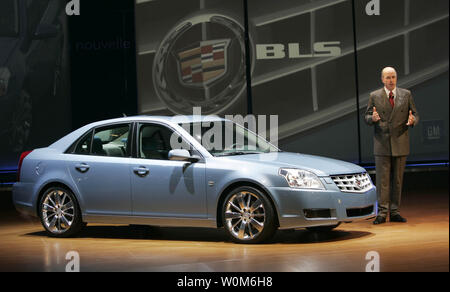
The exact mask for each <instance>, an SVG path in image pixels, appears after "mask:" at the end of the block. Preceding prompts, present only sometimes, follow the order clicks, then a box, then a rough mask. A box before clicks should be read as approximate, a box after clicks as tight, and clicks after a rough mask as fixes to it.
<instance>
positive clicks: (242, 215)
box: [221, 186, 277, 244]
mask: <svg viewBox="0 0 450 292" xmlns="http://www.w3.org/2000/svg"><path fill="white" fill-rule="evenodd" d="M221 210H222V224H223V226H224V228H225V230H226V232H227V234H228V236H229V237H230V239H231V240H232V241H233V242H236V243H245V244H254V243H262V242H265V241H266V240H268V239H270V238H271V237H272V236H273V235H274V233H275V231H276V230H277V227H276V220H275V216H276V214H275V211H274V209H273V207H272V204H271V203H270V201H269V200H268V198H267V196H266V195H265V194H264V193H263V192H261V191H260V190H258V189H256V188H254V187H250V186H244V187H239V188H236V189H234V190H233V191H231V192H230V193H229V194H228V195H227V196H226V197H225V200H224V202H223V205H222V209H221Z"/></svg>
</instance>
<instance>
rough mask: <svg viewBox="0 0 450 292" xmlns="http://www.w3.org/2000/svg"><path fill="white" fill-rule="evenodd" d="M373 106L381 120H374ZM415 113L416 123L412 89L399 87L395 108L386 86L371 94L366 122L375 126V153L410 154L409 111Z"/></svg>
mask: <svg viewBox="0 0 450 292" xmlns="http://www.w3.org/2000/svg"><path fill="white" fill-rule="evenodd" d="M373 107H375V108H376V110H377V112H378V115H379V116H380V118H381V120H379V121H378V122H376V123H374V122H373V121H372V114H373ZM410 110H411V111H412V114H413V115H414V118H415V119H414V125H413V126H415V125H417V123H418V122H419V114H418V113H417V110H416V106H415V104H414V100H413V98H412V96H411V91H409V90H407V89H402V88H398V87H397V96H396V97H395V104H394V108H392V107H391V104H390V103H389V99H388V97H387V95H386V91H385V90H384V88H381V89H379V90H376V91H374V92H372V93H371V94H370V98H369V103H368V104H367V110H366V113H365V120H366V123H367V124H368V125H370V126H372V125H373V126H374V128H375V129H374V130H375V134H374V139H373V149H374V154H375V155H382V156H406V155H409V135H408V126H407V125H406V123H407V122H408V116H409V111H410Z"/></svg>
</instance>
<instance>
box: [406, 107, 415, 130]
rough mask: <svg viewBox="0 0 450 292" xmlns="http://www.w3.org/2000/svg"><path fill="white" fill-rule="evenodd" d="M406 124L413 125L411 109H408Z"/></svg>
mask: <svg viewBox="0 0 450 292" xmlns="http://www.w3.org/2000/svg"><path fill="white" fill-rule="evenodd" d="M406 125H407V126H412V125H414V116H413V114H412V111H409V116H408V122H407V123H406Z"/></svg>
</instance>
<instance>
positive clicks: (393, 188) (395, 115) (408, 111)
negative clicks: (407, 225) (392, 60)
mask: <svg viewBox="0 0 450 292" xmlns="http://www.w3.org/2000/svg"><path fill="white" fill-rule="evenodd" d="M381 81H382V82H383V84H384V87H383V88H381V89H379V90H376V91H374V92H372V93H371V94H370V98H369V103H368V105H367V110H366V113H365V121H366V123H367V124H368V125H370V126H374V139H373V145H374V155H375V166H376V184H377V196H378V216H377V218H376V219H375V221H374V222H373V223H374V224H382V223H384V222H386V217H387V215H388V212H389V215H390V216H389V217H390V221H391V222H406V219H405V218H403V217H402V216H401V215H400V212H399V207H400V199H401V194H402V184H403V172H404V170H405V165H406V156H407V155H409V135H408V130H409V127H414V126H415V125H417V123H418V122H419V114H418V113H417V110H416V106H415V104H414V100H413V98H412V96H411V92H410V91H409V90H406V89H402V88H398V87H397V72H396V71H395V69H394V68H392V67H386V68H384V69H383V71H382V72H381Z"/></svg>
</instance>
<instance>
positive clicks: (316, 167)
mask: <svg viewBox="0 0 450 292" xmlns="http://www.w3.org/2000/svg"><path fill="white" fill-rule="evenodd" d="M13 200H14V204H15V206H16V209H17V210H18V211H20V212H22V213H25V214H28V215H33V216H38V217H39V218H40V219H41V222H42V225H43V227H44V228H45V230H46V232H47V233H48V235H50V236H54V237H68V236H72V235H74V234H75V233H76V232H78V231H79V230H80V229H81V228H82V227H83V226H85V225H86V224H87V223H91V222H92V223H94V222H95V223H104V224H142V225H155V226H182V227H184V226H186V227H187V226H189V227H214V228H224V229H225V230H226V232H227V233H228V234H229V236H230V238H231V240H233V241H235V242H237V243H258V242H263V241H266V240H268V239H269V238H271V236H272V235H273V234H274V233H275V231H276V230H277V229H296V228H308V229H310V230H314V231H326V230H331V229H333V228H335V227H337V226H338V225H339V224H340V223H341V222H351V221H355V220H361V219H369V218H372V217H374V216H376V210H377V206H376V205H377V202H376V189H375V187H374V185H373V183H372V181H371V179H370V177H369V175H368V174H367V172H366V171H365V170H364V169H363V168H361V167H359V166H357V165H354V164H351V163H347V162H343V161H339V160H334V159H329V158H324V157H318V156H311V155H305V154H298V153H287V152H282V151H280V150H279V149H278V148H277V147H275V146H273V145H272V144H270V143H269V142H267V141H266V140H264V139H263V138H262V137H260V136H258V135H257V134H255V133H254V132H252V131H250V130H248V129H246V128H244V127H242V126H240V125H238V124H236V123H234V122H232V121H229V120H225V119H221V118H213V117H200V116H191V117H149V116H138V117H126V118H119V119H113V120H107V121H101V122H96V123H92V124H89V125H87V126H84V127H82V128H80V129H78V130H76V131H74V132H72V133H70V134H68V135H67V136H65V137H63V138H61V139H60V140H58V141H57V142H55V143H53V144H52V145H50V146H48V147H47V148H41V149H35V150H33V151H31V152H24V153H23V154H22V155H21V159H20V162H19V180H18V182H17V183H16V184H15V185H14V187H13Z"/></svg>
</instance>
